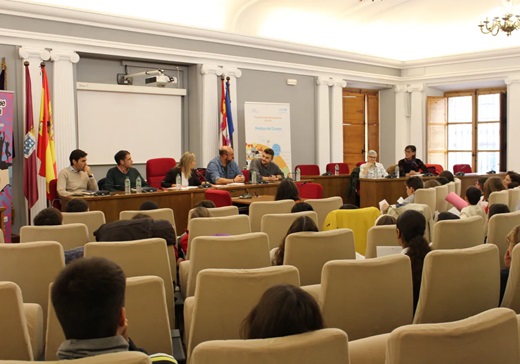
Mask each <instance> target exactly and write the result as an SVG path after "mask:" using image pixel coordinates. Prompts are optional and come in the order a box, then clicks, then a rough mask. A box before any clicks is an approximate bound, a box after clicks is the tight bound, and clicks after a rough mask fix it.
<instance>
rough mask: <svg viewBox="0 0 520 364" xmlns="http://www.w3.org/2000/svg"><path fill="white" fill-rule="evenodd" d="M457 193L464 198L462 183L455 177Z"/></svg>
mask: <svg viewBox="0 0 520 364" xmlns="http://www.w3.org/2000/svg"><path fill="white" fill-rule="evenodd" d="M455 193H456V194H457V195H459V196H461V197H462V181H461V180H460V178H457V177H455Z"/></svg>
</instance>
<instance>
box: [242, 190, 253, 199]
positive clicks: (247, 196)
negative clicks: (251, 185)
mask: <svg viewBox="0 0 520 364" xmlns="http://www.w3.org/2000/svg"><path fill="white" fill-rule="evenodd" d="M245 190H246V194H245V195H243V196H242V198H253V196H251V194H250V193H249V191H248V189H247V188H246V189H245Z"/></svg>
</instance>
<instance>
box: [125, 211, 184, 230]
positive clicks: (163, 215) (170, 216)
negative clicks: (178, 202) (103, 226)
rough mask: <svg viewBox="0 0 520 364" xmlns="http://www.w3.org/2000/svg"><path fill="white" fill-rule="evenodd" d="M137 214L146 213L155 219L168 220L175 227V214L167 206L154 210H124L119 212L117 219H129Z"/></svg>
mask: <svg viewBox="0 0 520 364" xmlns="http://www.w3.org/2000/svg"><path fill="white" fill-rule="evenodd" d="M137 214H146V215H148V216H150V217H151V218H152V219H156V220H168V221H169V222H170V224H172V225H173V227H174V228H175V215H174V213H173V210H172V209H171V208H169V207H165V208H160V209H155V210H124V211H121V212H119V220H131V219H132V218H133V217H134V216H135V215H137Z"/></svg>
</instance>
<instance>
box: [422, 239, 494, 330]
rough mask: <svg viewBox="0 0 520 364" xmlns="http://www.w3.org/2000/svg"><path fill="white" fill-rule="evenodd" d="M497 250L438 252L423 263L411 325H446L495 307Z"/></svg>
mask: <svg viewBox="0 0 520 364" xmlns="http://www.w3.org/2000/svg"><path fill="white" fill-rule="evenodd" d="M499 295H500V267H499V265H498V248H497V247H496V246H493V245H492V244H481V245H478V246H475V247H471V248H466V249H440V250H433V251H431V252H429V253H428V254H427V255H426V257H425V259H424V266H423V273H422V280H421V290H420V292H419V302H418V303H417V309H416V311H415V316H414V321H413V323H414V324H422V323H436V322H449V321H455V320H461V319H463V318H467V317H470V316H472V315H476V314H477V313H480V312H483V311H485V310H488V309H490V308H493V307H497V306H498V300H499Z"/></svg>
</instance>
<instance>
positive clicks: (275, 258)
mask: <svg viewBox="0 0 520 364" xmlns="http://www.w3.org/2000/svg"><path fill="white" fill-rule="evenodd" d="M301 231H315V232H317V231H319V230H318V227H317V226H316V224H315V223H314V220H313V219H311V218H310V217H309V216H300V217H298V218H297V219H296V220H294V222H293V223H292V225H291V226H290V227H289V230H287V234H286V235H285V237H284V238H283V240H282V243H281V244H280V246H279V247H278V248H274V249H272V250H271V253H270V254H271V262H272V264H273V265H283V256H284V253H285V239H287V236H289V235H290V234H292V233H299V232H301Z"/></svg>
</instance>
